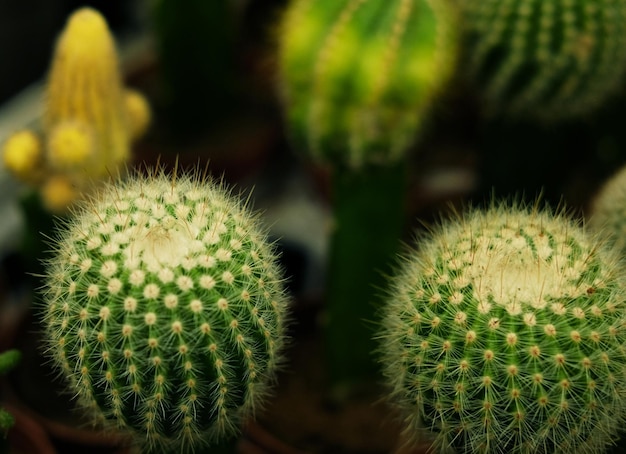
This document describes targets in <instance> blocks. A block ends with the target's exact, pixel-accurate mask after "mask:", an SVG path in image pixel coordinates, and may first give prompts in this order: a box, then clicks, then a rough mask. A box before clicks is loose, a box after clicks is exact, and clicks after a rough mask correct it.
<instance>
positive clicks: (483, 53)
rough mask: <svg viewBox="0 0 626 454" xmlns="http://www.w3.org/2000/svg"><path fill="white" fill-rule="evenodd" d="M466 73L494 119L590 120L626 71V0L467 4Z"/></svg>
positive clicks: (504, 0)
mask: <svg viewBox="0 0 626 454" xmlns="http://www.w3.org/2000/svg"><path fill="white" fill-rule="evenodd" d="M462 9H463V10H464V20H463V23H464V24H465V26H466V31H467V33H466V37H465V40H464V42H465V43H466V52H467V58H468V59H467V67H468V69H469V73H470V76H471V78H472V79H473V80H474V82H476V85H477V87H478V89H479V91H480V93H481V95H482V98H483V101H484V102H485V104H486V108H487V110H488V111H489V112H490V113H492V114H501V113H507V114H511V115H514V116H528V117H533V118H542V119H552V120H555V119H562V118H571V117H573V116H578V115H582V114H589V113H590V112H592V111H593V110H594V109H597V108H598V107H599V106H601V105H602V103H603V102H604V101H605V100H606V99H607V97H608V96H609V95H610V94H611V93H613V92H614V91H615V90H616V89H617V88H618V86H619V84H620V83H621V81H622V78H623V75H624V71H625V69H626V1H624V0H600V1H599V0H552V1H543V0H467V1H464V2H463V7H462Z"/></svg>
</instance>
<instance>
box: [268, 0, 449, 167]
mask: <svg viewBox="0 0 626 454" xmlns="http://www.w3.org/2000/svg"><path fill="white" fill-rule="evenodd" d="M452 25H453V23H452V21H451V11H450V10H449V6H448V4H447V2H446V1H438V0H434V1H428V0H384V1H381V0H369V1H366V0H337V1H329V0H297V1H294V2H293V4H292V6H291V8H290V9H289V10H288V11H287V13H286V15H285V18H284V22H283V25H282V28H281V30H280V36H281V43H280V55H279V59H280V76H281V80H280V83H281V89H282V91H283V95H284V100H285V104H286V110H287V120H288V122H289V126H290V128H291V132H292V134H293V136H294V138H295V143H296V146H298V147H301V148H303V149H305V150H307V151H308V152H309V153H311V154H312V155H313V156H315V157H316V158H320V159H322V160H324V161H330V162H332V163H335V164H338V165H342V166H348V167H351V168H358V167H361V166H364V165H367V164H387V165H388V164H390V163H394V162H397V161H398V160H400V159H402V157H403V156H404V154H405V153H406V151H407V148H408V147H409V145H411V143H412V142H413V141H414V139H415V137H416V135H417V134H418V132H419V130H420V128H421V126H422V124H423V123H424V122H425V120H426V113H427V111H428V109H429V108H430V107H431V103H432V101H433V99H434V97H435V95H436V94H437V93H438V91H439V90H440V89H441V88H442V86H443V84H444V83H445V82H446V81H447V80H448V77H449V75H450V73H451V70H452V67H453V64H454V58H455V52H454V49H455V45H454V28H453V27H452Z"/></svg>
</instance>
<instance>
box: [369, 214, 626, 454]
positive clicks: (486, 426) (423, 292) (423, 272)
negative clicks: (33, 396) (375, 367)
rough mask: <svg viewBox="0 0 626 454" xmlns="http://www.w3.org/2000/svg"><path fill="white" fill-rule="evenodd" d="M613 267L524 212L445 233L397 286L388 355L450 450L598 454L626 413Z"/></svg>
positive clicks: (611, 260)
mask: <svg viewBox="0 0 626 454" xmlns="http://www.w3.org/2000/svg"><path fill="white" fill-rule="evenodd" d="M621 273H622V272H621V271H620V268H619V266H618V260H617V259H616V258H615V256H612V255H610V254H609V251H605V250H603V248H601V247H600V246H599V244H598V243H597V242H596V241H595V240H594V239H593V238H591V237H589V236H588V235H587V234H586V233H585V231H584V230H583V229H582V228H580V226H577V225H575V223H574V222H572V221H571V220H570V219H568V218H567V216H565V215H563V214H560V215H553V214H551V213H549V212H547V211H541V210H534V209H527V208H524V207H521V206H515V207H513V208H507V207H505V206H494V207H492V208H490V209H489V210H486V211H473V212H470V213H469V214H468V215H466V216H464V217H461V218H460V219H458V220H457V222H449V223H446V224H443V225H442V226H440V228H438V229H436V230H435V231H433V232H432V234H431V235H430V236H429V237H427V238H424V239H423V241H422V243H421V248H420V250H419V251H414V252H411V253H410V254H409V255H407V257H406V260H405V262H404V263H403V264H402V269H401V270H400V271H399V273H398V275H397V277H396V278H395V280H394V281H393V287H392V291H391V292H390V294H389V302H388V307H387V308H386V309H385V310H386V313H385V317H384V323H383V328H382V335H381V337H382V341H383V343H382V345H381V359H382V361H383V363H384V365H385V368H386V369H385V370H386V375H387V377H388V379H389V382H390V383H391V385H392V386H393V395H394V396H395V398H396V400H397V402H398V403H399V404H400V406H401V407H402V408H403V409H404V410H405V411H406V412H407V415H408V419H409V421H410V424H411V428H412V429H414V430H417V428H418V427H419V426H420V424H421V423H423V424H424V425H425V427H427V428H429V429H432V430H433V431H435V432H436V439H435V446H436V448H437V449H439V450H440V451H441V452H447V451H449V450H452V448H458V449H461V450H462V452H468V453H470V452H471V453H498V452H503V453H504V452H507V453H509V452H511V453H528V454H530V453H566V452H584V453H597V452H601V450H602V449H603V448H604V447H605V446H606V444H608V443H609V442H610V441H611V437H612V436H615V434H616V431H617V430H618V428H619V427H620V424H622V423H623V421H624V414H625V411H626V399H625V398H624V395H625V394H624V392H625V391H626V373H625V365H626V351H624V348H623V345H624V341H626V327H625V326H624V310H625V300H626V298H625V295H624V288H623V282H622V281H620V279H621V278H622V275H621Z"/></svg>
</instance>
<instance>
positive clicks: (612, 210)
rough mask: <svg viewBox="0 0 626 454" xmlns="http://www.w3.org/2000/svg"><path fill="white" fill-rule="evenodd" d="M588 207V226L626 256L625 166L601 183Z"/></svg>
mask: <svg viewBox="0 0 626 454" xmlns="http://www.w3.org/2000/svg"><path fill="white" fill-rule="evenodd" d="M589 208H590V212H589V226H590V227H591V228H593V229H594V230H596V231H597V232H599V233H600V234H602V235H605V236H606V238H607V239H608V241H609V242H610V243H611V244H612V245H613V247H615V249H617V250H618V251H619V252H620V253H621V254H622V256H626V167H623V168H621V169H619V170H618V171H617V172H616V173H615V175H613V176H612V177H611V178H609V180H608V181H606V182H605V183H604V184H603V185H602V187H601V188H600V190H599V191H598V193H597V194H596V195H595V197H594V198H593V200H592V201H591V204H590V207H589Z"/></svg>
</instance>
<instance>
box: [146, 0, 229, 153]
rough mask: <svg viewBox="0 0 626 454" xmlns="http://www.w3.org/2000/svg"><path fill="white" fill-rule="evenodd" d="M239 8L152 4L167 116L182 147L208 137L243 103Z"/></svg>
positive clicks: (174, 0) (216, 2) (201, 1)
mask: <svg viewBox="0 0 626 454" xmlns="http://www.w3.org/2000/svg"><path fill="white" fill-rule="evenodd" d="M235 3H236V2H233V1H231V0H211V1H206V0H186V1H185V2H180V1H178V0H155V1H153V2H152V4H151V10H152V11H151V12H152V21H153V27H154V37H155V44H156V50H157V52H158V58H159V69H160V75H161V82H162V89H163V99H162V101H163V107H165V110H164V112H163V114H164V115H165V117H166V120H167V126H168V127H170V128H171V129H172V132H173V133H174V135H175V136H176V142H177V143H180V142H181V141H188V140H191V139H193V138H195V137H196V136H197V135H198V134H204V133H206V131H207V128H209V127H210V126H211V124H212V123H215V122H219V121H223V119H224V118H225V117H226V116H228V114H230V113H231V112H230V111H231V109H232V108H233V104H235V103H236V102H237V101H238V99H237V97H236V91H235V90H236V87H235V84H236V80H237V78H238V77H239V75H238V74H237V72H236V71H235V67H236V58H237V57H236V42H237V39H238V38H239V37H238V36H237V31H236V17H235Z"/></svg>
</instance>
